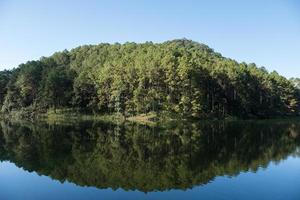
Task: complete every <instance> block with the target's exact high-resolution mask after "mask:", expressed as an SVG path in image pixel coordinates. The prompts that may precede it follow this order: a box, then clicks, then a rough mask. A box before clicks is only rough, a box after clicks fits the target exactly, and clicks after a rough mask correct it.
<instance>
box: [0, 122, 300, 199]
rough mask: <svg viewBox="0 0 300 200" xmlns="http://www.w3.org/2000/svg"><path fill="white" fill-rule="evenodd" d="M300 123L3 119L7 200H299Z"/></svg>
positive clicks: (1, 193) (0, 142)
mask: <svg viewBox="0 0 300 200" xmlns="http://www.w3.org/2000/svg"><path fill="white" fill-rule="evenodd" d="M299 147H300V122H298V121H296V120H294V121H259V122H253V121H252V122H250V121H248V122H227V123H225V122H214V123H208V122H202V123H201V124H190V123H180V124H173V125H168V126H166V127H160V128H159V127H156V128H153V127H147V126H142V125H135V124H126V125H114V124H109V123H99V122H74V123H63V124H47V123H35V124H32V123H25V122H7V121H6V122H5V121H2V122H1V126H0V160H1V162H0V199H1V200H10V199H12V200H15V199H20V200H21V199H22V200H23V199H43V200H47V199H72V200H76V199H225V200H234V199H238V200H240V199H245V200H248V199H249V200H253V199H264V200H276V199H278V200H279V199H280V200H281V199H282V200H299V199H300V148H299Z"/></svg>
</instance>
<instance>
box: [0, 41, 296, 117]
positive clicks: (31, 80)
mask: <svg viewBox="0 0 300 200" xmlns="http://www.w3.org/2000/svg"><path fill="white" fill-rule="evenodd" d="M299 85H300V80H299V79H291V80H288V79H287V78H285V77H283V76H281V75H279V74H278V73H277V72H271V73H270V72H268V71H267V70H266V69H265V68H264V67H257V66H256V65H255V64H253V63H251V64H247V63H238V62H236V61H235V60H232V59H229V58H225V57H223V56H222V55H221V54H219V53H216V52H214V51H213V50H212V49H211V48H209V47H208V46H206V45H204V44H200V43H197V42H194V41H190V40H186V39H181V40H172V41H167V42H164V43H152V42H146V43H143V44H137V43H125V44H119V43H116V44H105V43H104V44H99V45H85V46H80V47H78V48H75V49H72V50H70V51H67V50H65V51H62V52H57V53H54V54H53V55H52V56H50V57H42V58H41V59H39V60H36V61H29V62H27V63H25V64H21V65H19V67H18V68H15V69H13V70H6V71H1V72H0V107H1V112H2V113H10V112H12V111H20V110H25V111H28V112H36V113H39V112H46V111H47V110H49V109H54V110H56V109H60V108H76V109H80V110H85V111H87V112H91V113H97V114H99V113H121V114H123V115H124V116H134V115H138V114H142V113H148V112H156V113H158V114H175V115H177V116H180V117H184V118H205V117H221V118H222V117H226V116H236V117H241V118H247V117H263V118H267V117H272V116H286V115H298V114H299V110H300V106H299V101H300V92H299V91H300V89H299Z"/></svg>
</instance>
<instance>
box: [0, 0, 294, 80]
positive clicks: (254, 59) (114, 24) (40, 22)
mask: <svg viewBox="0 0 300 200" xmlns="http://www.w3.org/2000/svg"><path fill="white" fill-rule="evenodd" d="M181 38H187V39H191V40H194V41H197V42H200V43H204V44H207V45H208V46H210V47H211V48H213V49H214V50H215V51H216V52H219V53H221V54H222V55H223V56H225V57H230V58H232V59H235V60H237V61H239V62H247V63H256V64H257V65H258V66H264V67H266V68H267V69H268V70H269V71H273V70H276V71H277V72H279V73H280V74H282V75H284V76H286V77H288V78H290V77H300V1H299V0H264V1H262V0H251V1H241V0H226V1H222V0H206V1H204V0H43V1H41V0H26V1H22V0H0V70H3V69H12V68H14V67H17V66H18V65H19V64H21V63H24V62H26V61H28V60H37V59H39V58H40V57H42V56H50V55H52V54H53V53H54V52H56V51H62V50H64V49H72V48H75V47H77V46H79V45H84V44H98V43H102V42H109V43H116V42H119V43H124V42H127V41H130V42H145V41H153V42H163V41H166V40H172V39H181Z"/></svg>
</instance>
